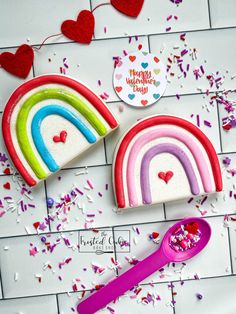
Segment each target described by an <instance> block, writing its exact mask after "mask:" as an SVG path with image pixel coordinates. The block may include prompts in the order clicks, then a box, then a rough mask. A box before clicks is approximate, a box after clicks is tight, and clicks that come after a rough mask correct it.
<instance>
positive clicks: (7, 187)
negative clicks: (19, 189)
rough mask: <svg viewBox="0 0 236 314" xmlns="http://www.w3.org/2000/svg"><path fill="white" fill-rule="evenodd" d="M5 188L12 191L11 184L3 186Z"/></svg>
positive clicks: (7, 183)
mask: <svg viewBox="0 0 236 314" xmlns="http://www.w3.org/2000/svg"><path fill="white" fill-rule="evenodd" d="M3 187H4V189H6V190H10V189H11V185H10V183H9V182H6V183H4V184H3Z"/></svg>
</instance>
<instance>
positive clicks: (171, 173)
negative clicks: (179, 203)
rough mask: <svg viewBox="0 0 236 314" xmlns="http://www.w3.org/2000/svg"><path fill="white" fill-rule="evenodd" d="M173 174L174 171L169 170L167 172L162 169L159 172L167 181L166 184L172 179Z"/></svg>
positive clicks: (161, 177) (162, 178) (160, 176)
mask: <svg viewBox="0 0 236 314" xmlns="http://www.w3.org/2000/svg"><path fill="white" fill-rule="evenodd" d="M173 175H174V173H173V172H172V171H167V172H163V171H161V172H159V173H158V177H159V178H160V179H161V180H163V181H165V183H166V184H167V183H168V182H169V181H170V179H171V178H172V177H173Z"/></svg>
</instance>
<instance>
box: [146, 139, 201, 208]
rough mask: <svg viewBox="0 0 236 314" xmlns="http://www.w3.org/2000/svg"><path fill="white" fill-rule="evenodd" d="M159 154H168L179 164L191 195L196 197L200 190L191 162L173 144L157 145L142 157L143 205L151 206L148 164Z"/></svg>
mask: <svg viewBox="0 0 236 314" xmlns="http://www.w3.org/2000/svg"><path fill="white" fill-rule="evenodd" d="M161 153H169V154H172V155H174V156H175V157H176V158H178V159H179V161H180V162H181V164H182V166H183V168H184V170H185V173H186V175H187V178H188V181H189V185H190V189H191V192H192V194H193V195H198V194H199V192H200V190H199V186H198V182H197V177H196V175H195V172H194V169H193V167H192V165H191V162H190V160H189V158H188V156H187V155H186V154H185V152H184V151H183V150H182V149H181V148H179V147H178V146H177V145H174V144H159V145H156V146H154V147H152V148H150V149H149V150H148V151H147V152H146V153H145V155H144V156H143V159H142V162H141V177H140V180H141V190H142V199H143V204H151V202H152V196H151V188H150V179H149V167H150V162H151V160H152V158H153V157H155V156H156V155H159V154H161Z"/></svg>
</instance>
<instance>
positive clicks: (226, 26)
mask: <svg viewBox="0 0 236 314" xmlns="http://www.w3.org/2000/svg"><path fill="white" fill-rule="evenodd" d="M102 2H103V1H102V0H91V1H89V0H81V1H74V0H73V1H69V2H68V1H65V0H60V1H56V0H51V1H46V0H41V1H30V0H25V1H24V3H23V2H22V1H20V0H8V1H5V0H0V53H1V52H3V51H15V49H16V47H17V46H18V45H19V44H21V43H24V42H27V40H28V41H29V43H30V44H32V45H33V44H34V45H39V44H40V43H41V41H42V40H43V39H44V38H45V37H47V36H48V35H50V34H56V33H58V30H59V26H60V23H61V22H62V21H63V20H65V19H69V18H70V19H75V18H76V16H77V14H78V12H79V11H80V10H81V9H90V8H94V7H95V6H96V5H98V4H100V3H102ZM15 12H17V14H15ZM52 12H53V14H52ZM235 13H236V3H235V1H234V0H225V1H220V0H208V1H207V0H200V1H197V3H196V1H195V0H188V1H186V0H185V1H183V3H181V4H180V5H179V6H176V5H174V4H173V3H171V1H169V0H145V3H144V6H143V10H142V12H141V14H140V16H139V17H138V18H137V19H129V18H127V17H125V16H123V15H122V14H120V13H119V12H117V11H115V10H114V9H113V8H112V7H111V6H104V7H103V8H101V9H98V10H97V11H95V13H94V15H95V19H96V28H95V34H94V40H93V41H92V43H91V44H90V45H89V46H83V45H79V44H77V43H73V42H70V41H68V40H67V39H66V38H64V37H63V36H61V37H59V38H57V39H52V40H51V41H50V44H47V45H45V46H44V47H43V48H42V49H41V50H40V52H36V53H35V61H34V67H33V70H32V71H31V73H30V75H29V78H30V77H33V76H36V75H40V74H45V73H51V72H55V73H59V72H60V67H61V66H62V64H63V58H64V57H66V58H67V59H68V64H69V69H68V70H67V74H68V75H71V76H74V77H76V78H78V79H79V80H82V81H83V82H85V83H87V84H88V85H89V86H90V87H91V88H92V89H93V90H94V91H95V92H97V93H98V94H102V93H103V92H107V93H108V94H109V99H108V101H107V103H108V106H109V108H110V109H111V110H112V112H114V114H115V115H116V116H117V118H118V120H119V121H120V124H121V126H120V129H119V130H117V132H115V133H113V134H111V135H110V136H109V137H108V138H106V139H105V140H104V142H101V143H99V144H98V145H96V146H94V147H93V149H92V150H91V151H89V152H87V153H85V154H84V155H83V156H82V157H81V158H80V159H78V160H75V161H73V162H72V163H71V164H70V165H68V166H67V167H66V169H64V170H62V171H60V173H59V174H57V175H55V176H54V177H51V178H50V179H48V180H47V181H46V183H45V184H41V185H40V186H39V187H38V188H37V189H36V190H35V191H34V192H33V196H34V199H33V201H32V203H33V204H34V205H35V208H32V209H28V211H27V212H26V213H22V214H21V215H20V216H18V214H17V212H13V213H11V212H7V213H6V214H5V215H4V216H3V217H2V218H0V238H1V239H0V283H1V284H0V299H1V300H0V313H1V314H15V313H19V314H31V313H35V314H38V313H47V314H54V313H60V314H70V313H74V311H75V310H76V306H77V304H78V302H79V300H80V299H81V293H82V292H81V291H82V290H83V287H82V286H81V284H82V283H83V284H84V285H85V286H86V287H85V288H86V290H87V289H91V288H92V287H94V285H95V284H99V283H106V282H107V281H108V280H110V279H111V278H112V277H114V276H115V272H114V271H113V270H110V269H109V266H110V265H111V258H112V257H115V258H116V259H118V260H119V262H120V263H121V264H122V266H123V267H122V269H121V270H119V273H122V272H124V271H125V270H126V269H127V268H128V267H130V266H129V265H128V263H127V261H126V260H125V256H128V257H133V256H135V257H136V258H138V259H142V258H143V257H144V256H147V255H148V254H149V253H150V252H151V251H152V250H155V249H157V247H158V245H156V244H154V243H152V242H151V241H149V240H148V234H149V233H151V232H152V231H158V232H159V233H160V236H161V237H162V235H163V234H164V232H165V230H166V229H167V228H168V226H169V225H171V224H172V223H173V221H175V220H177V219H180V218H183V217H184V216H189V215H195V216H201V212H204V214H205V217H206V218H207V220H208V222H209V223H210V224H211V226H212V229H213V236H212V239H211V241H210V243H209V246H208V248H207V249H206V250H205V251H204V252H202V253H201V254H200V255H199V256H198V257H196V258H195V259H193V260H191V261H189V262H187V265H186V267H184V268H183V269H182V266H183V265H178V264H176V265H175V266H173V265H169V266H167V267H165V271H164V276H161V273H160V272H156V273H155V274H153V275H152V276H151V277H150V278H147V279H146V280H145V281H144V282H143V283H142V284H141V288H142V291H141V297H142V296H145V294H147V293H148V292H150V293H153V292H155V293H157V294H158V295H160V297H161V300H160V301H158V302H157V303H156V305H155V306H153V305H152V304H148V305H143V304H140V303H139V302H138V300H139V299H138V300H136V299H132V298H131V294H130V293H128V294H127V295H125V296H123V297H121V298H120V300H119V302H117V303H116V304H111V307H112V308H114V309H115V311H116V313H119V314H123V313H129V314H133V313H140V314H141V313H147V312H149V313H156V312H159V313H163V314H164V313H167V314H171V313H173V314H189V313H190V309H191V313H199V312H201V313H202V314H208V313H216V314H234V313H236V303H235V301H234V300H235V284H236V280H235V278H236V277H235V275H236V223H235V222H233V221H231V222H230V224H229V226H228V227H226V226H225V224H224V215H225V214H230V215H232V216H234V214H235V212H236V200H235V199H234V197H230V196H229V191H234V193H235V192H236V191H235V186H236V176H235V177H231V178H229V175H228V173H227V171H226V169H225V168H224V167H222V172H223V180H224V191H223V192H222V193H220V194H218V195H211V196H209V197H208V199H207V200H206V201H205V203H204V204H203V205H200V206H199V204H200V202H201V198H198V199H195V200H193V201H192V202H191V203H187V201H186V200H183V201H179V202H174V203H169V204H160V205H158V206H153V207H150V208H140V209H135V210H129V211H127V212H123V213H115V212H114V211H113V209H114V208H115V203H114V199H113V193H112V186H111V163H112V155H113V151H114V147H115V145H116V143H117V141H118V139H119V138H120V136H121V135H122V134H123V132H124V131H125V130H126V129H127V128H128V127H130V126H131V125H132V124H133V123H134V122H135V121H136V120H137V119H138V118H140V117H143V116H147V115H150V114H154V113H170V114H175V115H179V116H180V117H183V118H186V119H189V120H190V121H192V122H193V123H196V115H197V114H199V115H200V117H201V120H202V121H203V120H204V119H206V120H208V121H210V122H211V124H212V128H208V127H206V126H204V125H203V123H201V129H202V130H203V131H204V132H205V133H206V134H207V135H208V136H209V138H210V140H211V142H212V143H213V145H214V147H215V149H216V151H217V153H218V154H219V159H220V162H221V164H222V159H223V158H225V157H226V156H228V157H230V158H231V159H232V164H231V165H232V168H236V146H235V143H236V133H235V132H236V129H234V130H231V131H230V132H225V131H224V130H222V127H221V119H222V118H223V117H224V116H225V110H224V109H223V107H222V106H220V105H217V106H215V107H214V108H212V109H211V111H210V112H207V111H206V110H205V108H204V105H205V102H206V99H205V98H204V97H203V95H202V94H201V93H200V91H199V89H198V88H199V87H200V88H203V89H205V88H207V86H208V83H207V81H206V80H204V79H200V80H199V81H197V82H196V80H195V79H194V78H193V76H189V77H188V78H187V79H185V80H184V79H181V78H180V79H178V78H176V77H175V78H172V79H171V83H170V84H169V85H168V88H167V90H166V93H165V96H164V97H163V98H162V99H161V100H160V101H159V102H158V104H157V105H154V106H152V107H148V108H146V109H144V110H136V109H133V108H131V107H129V106H127V105H125V104H123V103H122V102H121V101H119V99H118V98H117V95H116V93H115V92H114V90H113V87H112V79H111V77H112V72H113V68H114V61H113V59H112V58H113V57H114V56H122V55H123V50H126V51H133V50H137V48H138V45H140V44H142V47H143V49H144V50H149V51H151V52H156V53H160V50H162V49H163V47H164V49H163V52H162V54H161V56H162V59H163V61H164V62H166V61H167V58H168V56H169V54H170V53H171V52H173V46H174V45H177V44H178V45H182V46H181V47H183V45H184V43H180V41H179V36H180V34H181V33H182V32H186V33H187V35H186V43H187V45H188V47H196V48H197V49H198V58H197V60H195V61H190V63H191V65H193V66H194V67H198V66H200V65H201V64H204V68H205V70H206V72H208V73H211V72H215V71H217V70H220V71H221V73H222V74H225V73H226V72H227V71H228V75H226V79H225V83H224V88H226V89H230V88H232V89H235V81H234V80H231V79H230V77H231V75H235V74H236V61H235V60H236V59H235V49H236V28H235V26H236V18H235V16H236V14H235ZM170 14H172V15H177V16H178V21H175V20H173V19H171V20H170V21H169V22H167V21H166V18H167V16H168V15H170ZM169 26H171V30H170V32H169V33H166V28H167V27H169ZM104 27H105V28H106V33H105V32H104ZM134 35H141V36H139V39H138V40H136V39H135V38H134V37H132V40H131V43H129V38H128V36H134ZM49 58H50V59H51V62H49V61H48V59H49ZM98 80H101V82H102V84H101V86H99V85H98ZM22 82H23V80H21V79H17V78H15V77H12V76H11V75H8V74H7V73H6V72H4V71H2V70H0V110H2V109H3V108H4V104H5V102H6V100H7V98H8V97H9V95H10V93H11V92H12V91H13V90H14V89H15V88H16V87H17V86H19V85H20V84H21V83H22ZM176 93H178V94H180V95H181V97H180V100H177V98H176V97H175V95H176ZM120 108H123V110H124V111H123V112H121V110H120ZM192 114H193V115H194V116H193V117H192V118H191V115H192ZM3 151H4V145H3V143H2V138H0V152H3ZM84 166H88V175H87V176H75V173H76V172H77V171H79V170H80V169H81V168H78V167H84ZM2 171H3V169H2V167H0V174H1V175H0V187H2V185H3V184H4V183H5V182H6V181H9V182H10V183H11V186H12V188H11V191H10V192H9V191H8V192H7V191H6V190H4V189H2V188H1V192H0V199H2V198H3V197H4V196H6V195H9V194H11V195H12V196H13V197H14V199H15V200H18V198H19V197H20V195H19V192H18V191H16V189H15V185H16V183H14V182H13V177H12V176H11V175H10V176H5V175H3V174H2ZM59 176H60V177H61V180H58V177H59ZM87 178H89V179H91V180H92V181H93V182H94V184H95V188H94V190H92V191H89V192H88V193H89V194H90V195H91V196H92V197H93V198H94V203H92V204H91V203H89V202H88V201H87V199H86V195H84V196H83V197H81V202H82V203H84V204H85V205H84V206H85V208H86V212H89V213H91V212H93V213H96V218H95V219H94V220H95V221H94V223H93V224H92V227H93V228H101V227H106V228H109V230H111V231H114V233H113V237H114V239H116V238H117V237H118V236H119V233H120V230H122V231H123V230H128V231H129V232H130V235H131V244H130V252H127V253H125V252H120V250H117V247H115V248H114V250H112V252H110V253H106V254H103V255H96V254H94V253H79V252H78V250H77V249H75V250H74V251H73V250H72V249H70V248H68V247H65V246H63V245H60V246H59V247H58V248H57V250H56V252H55V254H53V255H49V254H48V253H47V254H44V255H43V254H38V255H36V256H35V257H32V256H29V251H28V250H29V247H30V243H33V244H34V245H36V246H37V247H39V248H40V247H41V243H40V238H41V236H42V235H41V236H38V235H37V233H36V230H35V229H34V227H33V223H34V222H35V221H40V222H42V221H43V220H44V218H45V217H46V216H47V215H48V213H49V214H50V215H53V211H52V210H50V209H48V208H47V206H46V201H45V197H46V196H51V197H53V198H55V199H56V198H58V199H59V197H60V195H59V193H62V192H64V193H69V192H70V191H71V188H72V186H73V184H75V185H76V186H80V187H81V186H82V187H83V185H84V184H85V182H86V179H87ZM106 183H108V184H109V187H108V190H105V185H106ZM98 192H102V193H103V197H102V198H100V197H99V196H98V194H97V193H98ZM98 210H102V211H103V212H102V213H101V214H98V213H97V212H98ZM54 214H55V212H54ZM62 217H63V214H62V216H60V219H57V218H56V217H54V221H53V222H51V223H50V226H49V231H50V232H51V233H52V235H51V237H50V240H51V241H52V240H53V239H56V238H57V237H60V233H58V232H57V226H58V224H59V222H60V221H61V219H62ZM66 218H67V220H66V221H65V222H64V224H63V226H62V229H61V230H64V231H65V232H64V233H63V234H64V235H65V236H67V237H70V239H71V241H72V242H73V244H75V245H77V244H78V236H79V233H78V230H81V229H83V228H84V223H85V217H84V215H83V213H82V212H81V211H80V210H78V208H77V207H76V206H74V205H73V204H72V205H71V210H70V213H69V214H68V215H66ZM25 227H26V228H27V230H28V232H29V233H30V235H27V232H26V228H25ZM133 227H138V228H139V230H140V235H137V233H135V232H134V229H133ZM61 230H60V231H61ZM47 232H48V229H46V230H45V231H44V233H47ZM48 234H49V235H50V233H48ZM135 243H136V244H135ZM6 248H7V249H6ZM69 256H71V257H73V260H72V262H71V263H70V264H68V265H66V266H65V269H63V270H61V271H60V270H58V266H57V264H58V262H59V261H60V260H63V259H64V258H66V257H69ZM47 261H50V263H51V264H52V265H53V267H54V270H55V273H54V272H53V271H48V270H47V271H45V272H44V271H43V270H42V266H43V264H44V263H45V262H47ZM92 262H96V263H98V264H100V265H102V266H104V267H106V272H105V273H104V275H101V276H98V275H97V274H94V272H93V271H92V270H91V263H92ZM83 268H87V270H86V271H85V270H84V269H83ZM180 269H182V272H181V273H180ZM16 272H17V273H18V274H19V275H18V276H19V278H18V281H17V282H15V280H14V276H15V273H16ZM37 273H42V282H41V283H39V282H38V280H37V279H36V278H35V274H37ZM59 274H61V275H62V277H63V281H62V282H59V281H58V275H59ZM196 274H197V275H198V276H199V277H201V278H202V279H201V280H194V279H193V278H194V276H195V275H196ZM77 277H79V278H80V280H81V281H80V282H79V283H78V290H81V291H79V292H77V293H74V292H72V284H73V283H74V281H73V279H75V278H77ZM160 277H163V278H160ZM180 277H181V279H183V280H184V284H183V283H182V284H181V282H180ZM150 279H152V280H153V282H154V284H153V286H150V285H149V283H150ZM170 282H171V283H172V284H173V286H172V287H170V286H169V283H170ZM87 293H89V292H87ZM197 293H201V294H202V295H203V299H202V300H201V301H200V300H198V299H197V298H196V294H197ZM172 299H174V300H175V301H176V304H175V307H174V308H172V306H171V301H172ZM101 313H109V311H108V310H105V311H102V312H101Z"/></svg>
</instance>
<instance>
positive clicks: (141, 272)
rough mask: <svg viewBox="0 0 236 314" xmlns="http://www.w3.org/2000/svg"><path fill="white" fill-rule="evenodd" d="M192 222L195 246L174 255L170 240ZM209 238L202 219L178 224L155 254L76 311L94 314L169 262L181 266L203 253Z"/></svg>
mask: <svg viewBox="0 0 236 314" xmlns="http://www.w3.org/2000/svg"><path fill="white" fill-rule="evenodd" d="M194 222H196V223H198V228H199V230H200V231H201V237H200V240H199V241H198V242H197V243H196V246H194V247H192V248H190V249H188V250H186V251H179V252H176V251H175V250H174V249H172V248H171V247H170V245H169V243H170V236H171V235H172V234H173V232H174V231H175V230H176V229H177V228H178V227H180V226H181V225H188V224H191V223H194ZM210 237H211V228H210V225H209V224H208V223H207V222H206V220H204V219H202V218H196V217H192V218H187V219H183V220H181V221H179V222H177V223H176V224H174V225H173V226H172V227H171V228H170V229H169V230H168V231H167V232H166V234H165V236H164V238H163V240H162V243H161V245H160V247H159V249H158V250H157V251H156V252H154V253H152V254H151V255H149V256H148V257H146V258H145V259H144V260H142V261H141V262H139V263H138V264H136V265H135V266H133V267H132V268H131V269H129V270H128V271H127V272H125V273H124V274H122V275H121V276H119V277H117V278H115V279H114V280H112V281H111V282H109V283H108V284H107V285H106V286H105V287H103V288H101V290H99V291H97V292H96V293H94V294H92V295H91V296H89V297H88V298H87V299H86V300H84V301H83V302H81V303H80V304H79V305H78V307H77V310H78V313H79V314H92V313H95V312H96V311H98V310H100V309H101V308H103V307H104V306H106V305H107V304H108V303H110V302H111V301H113V300H115V299H116V298H117V297H119V296H121V295H122V294H124V293H125V292H126V291H127V290H129V289H131V288H132V287H134V286H135V285H137V284H138V283H139V282H140V281H142V280H144V279H145V278H147V277H148V276H150V275H151V274H152V273H154V272H155V271H157V270H159V269H160V268H162V267H163V266H165V265H166V264H168V263H171V262H183V261H186V260H188V259H190V258H192V257H193V256H195V255H197V254H198V253H199V252H200V251H201V250H203V249H204V247H205V246H206V245H207V243H208V241H209V240H210Z"/></svg>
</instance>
